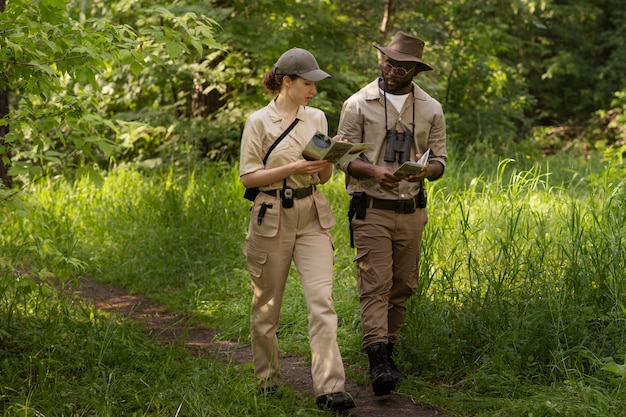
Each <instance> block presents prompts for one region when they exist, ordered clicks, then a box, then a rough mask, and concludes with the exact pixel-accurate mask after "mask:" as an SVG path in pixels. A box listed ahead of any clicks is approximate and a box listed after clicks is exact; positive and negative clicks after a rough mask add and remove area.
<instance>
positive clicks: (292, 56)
mask: <svg viewBox="0 0 626 417" xmlns="http://www.w3.org/2000/svg"><path fill="white" fill-rule="evenodd" d="M274 72H276V74H282V75H297V76H298V77H301V78H304V79H305V80H307V81H313V82H317V81H320V80H323V79H325V78H331V76H330V74H328V73H327V72H324V71H322V70H321V69H320V66H319V65H318V64H317V61H316V60H315V57H314V56H313V54H311V53H310V52H309V51H307V50H306V49H302V48H292V49H290V50H288V51H287V52H285V53H284V54H282V55H281V56H280V58H278V61H276V64H274Z"/></svg>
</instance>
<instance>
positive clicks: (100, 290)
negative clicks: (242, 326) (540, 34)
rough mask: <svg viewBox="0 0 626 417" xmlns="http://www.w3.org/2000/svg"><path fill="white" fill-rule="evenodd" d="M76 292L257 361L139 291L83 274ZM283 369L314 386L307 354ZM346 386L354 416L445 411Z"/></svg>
mask: <svg viewBox="0 0 626 417" xmlns="http://www.w3.org/2000/svg"><path fill="white" fill-rule="evenodd" d="M75 292H76V293H77V294H78V295H79V296H80V297H81V298H83V299H84V300H86V301H88V302H91V303H93V305H94V306H95V307H96V308H97V309H99V310H103V311H107V312H112V313H117V314H120V315H122V316H127V317H130V318H131V319H133V320H134V321H136V322H138V323H140V324H142V325H143V328H144V329H145V332H146V333H147V334H148V335H149V336H150V337H154V338H156V339H158V340H161V341H163V342H166V343H180V344H181V345H184V346H186V347H187V348H188V349H190V350H191V351H194V352H195V353H196V354H198V355H202V354H207V353H215V352H218V351H219V352H220V353H223V354H224V355H225V356H226V357H227V358H228V360H231V361H233V362H235V363H246V362H252V351H251V349H250V347H249V346H247V345H246V346H241V345H239V344H237V343H234V342H212V340H213V336H215V334H216V331H215V330H213V329H208V328H202V327H196V326H193V327H191V326H189V325H188V324H187V320H186V319H185V318H184V317H180V316H178V315H176V314H174V313H172V312H169V311H167V310H166V309H165V308H164V307H163V306H162V305H159V304H157V303H155V302H153V301H150V300H149V299H147V298H145V297H142V296H140V295H132V294H129V293H128V292H127V291H126V290H124V289H121V288H119V287H115V286H112V285H108V284H100V283H96V282H93V281H91V280H88V279H83V280H82V282H81V284H80V285H79V286H78V288H76V289H75ZM281 370H282V373H283V378H284V380H285V382H286V383H287V384H289V385H290V386H292V387H293V388H294V389H295V390H297V391H300V392H305V391H310V390H311V387H312V381H311V372H310V369H309V367H308V365H307V364H306V363H305V360H304V358H303V357H300V356H287V357H283V358H282V368H281ZM346 390H347V391H349V392H350V393H351V394H352V396H353V397H354V401H355V402H356V404H357V407H356V408H355V409H353V410H350V413H349V414H348V415H349V416H353V417H379V416H381V417H391V416H403V417H432V416H439V417H446V415H445V414H443V413H441V412H439V411H437V410H434V409H432V408H426V407H421V406H419V405H417V404H416V403H415V402H414V401H413V399H412V398H407V397H405V396H401V395H397V394H391V395H387V396H383V397H375V396H374V394H373V393H372V389H371V386H370V385H357V384H356V383H355V382H354V381H350V380H349V379H348V380H347V381H346Z"/></svg>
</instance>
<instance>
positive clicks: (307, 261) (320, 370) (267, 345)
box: [244, 191, 345, 396]
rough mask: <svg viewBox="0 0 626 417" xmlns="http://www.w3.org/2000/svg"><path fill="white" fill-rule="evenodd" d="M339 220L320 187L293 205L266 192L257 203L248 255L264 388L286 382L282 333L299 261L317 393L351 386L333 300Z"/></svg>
mask: <svg viewBox="0 0 626 417" xmlns="http://www.w3.org/2000/svg"><path fill="white" fill-rule="evenodd" d="M262 203H266V204H271V207H268V208H267V209H266V212H265V216H264V217H263V219H262V221H261V225H259V224H258V213H259V209H260V206H261V204H262ZM318 212H319V215H318ZM334 220H335V219H334V217H333V216H332V212H331V211H330V206H329V205H328V202H327V201H326V198H325V197H323V195H322V194H321V193H319V191H316V192H315V195H314V196H310V197H306V198H303V199H297V200H295V201H294V206H293V207H292V208H288V209H284V208H282V207H281V202H280V199H279V198H275V197H271V196H268V195H266V194H263V193H261V194H259V196H258V197H257V199H256V201H255V203H254V206H253V208H252V210H251V218H250V226H249V229H248V236H247V237H246V244H245V246H244V254H245V255H246V257H247V259H248V271H249V272H250V277H251V281H252V290H253V298H252V311H251V317H250V327H251V340H252V354H253V358H254V374H255V376H256V377H257V378H258V380H259V383H260V384H261V386H272V385H276V384H277V383H279V382H280V364H279V355H278V341H277V337H276V331H277V329H278V325H279V318H280V308H281V305H282V299H283V294H284V291H285V285H286V282H287V277H288V274H289V268H290V266H291V261H292V260H293V261H294V263H295V265H296V268H297V270H298V273H299V275H300V281H301V282H302V288H303V292H304V297H305V299H306V303H307V310H308V324H309V344H310V347H311V374H312V378H313V390H314V393H315V395H316V396H319V395H323V394H328V393H331V392H342V391H344V390H345V388H344V384H345V373H344V367H343V362H342V359H341V354H340V352H339V347H338V345H337V314H336V313H335V310H334V307H333V301H332V280H333V250H334V249H333V245H332V240H331V236H330V232H329V228H330V226H332V225H333V224H334ZM320 223H322V224H324V225H325V226H326V228H322V226H321V225H320Z"/></svg>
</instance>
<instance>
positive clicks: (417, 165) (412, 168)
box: [393, 149, 430, 179]
mask: <svg viewBox="0 0 626 417" xmlns="http://www.w3.org/2000/svg"><path fill="white" fill-rule="evenodd" d="M428 155H430V149H426V152H424V155H422V157H421V158H420V159H419V160H418V161H417V162H413V161H406V162H405V163H403V164H402V165H400V167H399V168H398V169H396V172H394V173H393V175H395V176H396V177H398V178H400V179H405V178H406V177H408V176H409V175H415V174H419V173H420V171H421V170H422V168H424V167H425V166H426V163H427V162H428Z"/></svg>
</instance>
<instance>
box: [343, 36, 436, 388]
mask: <svg viewBox="0 0 626 417" xmlns="http://www.w3.org/2000/svg"><path fill="white" fill-rule="evenodd" d="M375 48H377V49H378V50H379V51H380V52H381V53H382V62H381V75H380V77H379V78H378V79H377V80H375V81H373V82H371V83H370V84H368V85H366V86H365V87H364V88H362V89H361V90H360V91H358V92H357V93H355V94H353V95H352V96H351V97H350V98H348V99H347V100H346V101H345V103H344V105H343V108H342V111H341V117H340V121H339V128H338V133H339V134H340V135H342V136H343V139H344V140H347V141H349V142H365V143H372V144H373V146H371V147H369V148H368V149H367V150H365V151H364V152H363V154H362V155H361V156H360V158H358V159H356V160H354V161H352V162H350V163H347V164H340V165H339V168H340V169H342V170H343V171H344V172H345V174H346V186H347V191H348V193H349V194H350V195H352V202H351V204H350V213H349V216H350V220H351V224H350V227H351V233H352V237H353V243H354V245H355V246H356V249H357V254H356V257H355V263H356V277H357V284H358V288H359V297H360V303H361V324H362V327H363V342H362V348H363V350H364V351H365V352H366V353H367V355H368V358H369V363H370V375H371V378H372V387H373V389H374V394H375V395H386V394H389V393H390V392H391V391H392V390H394V389H395V387H396V384H397V383H398V382H399V381H400V380H401V379H402V378H404V375H403V374H402V372H400V371H399V370H398V369H397V367H396V365H395V363H394V361H393V356H392V355H393V353H394V347H395V345H396V343H397V342H398V338H399V335H400V330H401V329H402V327H403V326H404V323H405V322H406V307H407V301H408V299H409V297H410V296H412V295H413V294H414V293H415V292H416V291H417V284H418V277H419V270H418V264H419V257H420V245H421V242H422V232H423V229H424V225H425V224H426V223H427V221H428V217H427V214H426V210H425V208H426V192H425V184H424V183H425V180H429V181H434V180H436V179H438V178H440V177H441V176H442V175H443V172H444V170H445V167H446V162H447V154H446V126H445V119H444V114H443V110H442V107H441V104H440V103H439V102H437V101H436V100H435V99H433V98H432V97H431V96H429V95H428V94H427V93H426V92H424V91H423V90H422V89H421V88H420V87H419V86H418V85H417V84H416V83H415V82H414V81H413V78H414V77H415V76H416V75H417V74H419V73H420V72H423V71H431V70H432V68H431V67H430V66H429V65H427V64H426V63H424V62H423V61H422V52H423V49H424V42H423V41H422V40H420V39H417V38H415V37H412V36H409V35H407V34H406V33H403V32H398V33H396V35H395V36H394V38H393V39H392V41H391V42H390V43H389V45H388V46H387V47H383V46H375ZM427 149H430V151H429V157H428V163H427V164H426V165H425V167H424V168H422V170H421V171H420V172H418V173H417V174H413V175H410V176H408V177H405V178H404V179H402V180H401V179H400V178H398V177H397V176H395V175H394V171H395V170H396V169H397V168H398V167H399V166H400V165H401V164H402V163H403V162H405V161H407V160H410V161H416V160H417V159H418V158H419V157H421V156H422V154H424V153H425V152H426V150H427Z"/></svg>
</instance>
